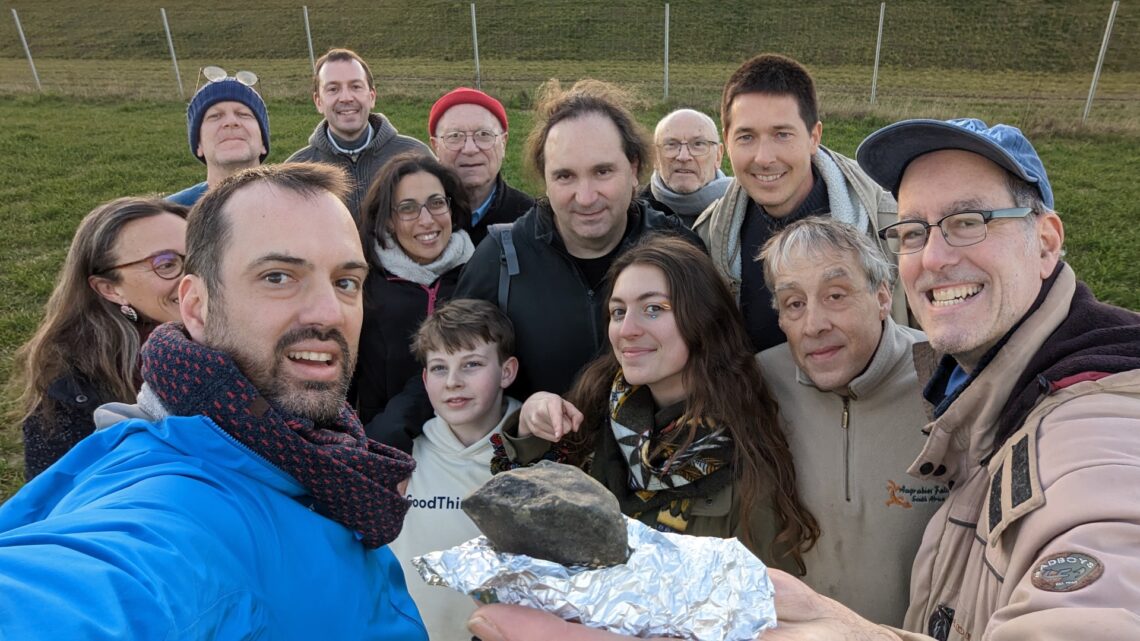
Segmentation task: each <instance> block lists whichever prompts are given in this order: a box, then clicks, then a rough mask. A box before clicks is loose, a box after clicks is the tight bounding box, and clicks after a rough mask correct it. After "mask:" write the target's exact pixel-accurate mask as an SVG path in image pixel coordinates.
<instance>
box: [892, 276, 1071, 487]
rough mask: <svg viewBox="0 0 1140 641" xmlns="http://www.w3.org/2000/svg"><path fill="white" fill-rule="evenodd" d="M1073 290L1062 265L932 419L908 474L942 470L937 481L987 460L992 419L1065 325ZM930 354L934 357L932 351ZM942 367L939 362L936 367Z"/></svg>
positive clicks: (994, 421) (924, 475) (993, 426)
mask: <svg viewBox="0 0 1140 641" xmlns="http://www.w3.org/2000/svg"><path fill="white" fill-rule="evenodd" d="M1074 291H1076V275H1075V274H1074V273H1073V270H1072V268H1071V267H1069V266H1068V265H1065V266H1064V267H1063V268H1062V269H1061V271H1060V272H1059V273H1058V275H1057V279H1056V281H1055V282H1054V283H1053V286H1052V288H1051V289H1050V290H1049V292H1048V293H1047V294H1046V296H1045V298H1044V300H1043V301H1042V303H1041V305H1040V306H1039V307H1038V308H1037V309H1036V310H1035V311H1034V312H1032V313H1031V314H1029V315H1028V316H1026V317H1025V318H1024V319H1023V320H1022V321H1021V324H1020V325H1019V326H1018V327H1017V328H1016V329H1015V330H1013V332H1011V334H1010V335H1009V336H1008V337H1007V338H1006V339H1005V342H1004V343H1003V344H1002V345H1001V347H1000V348H999V349H997V350H996V351H995V352H994V353H993V356H992V358H991V359H990V360H989V362H988V363H987V364H986V365H985V367H984V368H982V369H981V370H980V371H979V372H977V373H976V375H975V376H974V377H973V378H972V379H971V380H970V381H969V382H968V383H967V385H966V386H965V387H964V388H963V389H962V390H961V391H960V392H959V393H958V395H957V397H956V398H954V399H952V401H951V402H950V403H949V404H948V405H947V406H946V407H945V408H944V409H943V411H942V413H941V414H940V415H939V416H938V418H936V419H934V421H933V422H931V423H930V424H929V425H927V428H926V431H927V432H928V434H929V436H928V437H927V441H926V445H925V446H924V447H923V450H922V453H921V454H919V457H918V459H917V460H916V461H915V463H914V464H913V465H912V466H911V468H910V470H909V472H910V473H911V474H912V475H914V476H916V477H918V478H936V477H932V476H931V471H932V470H936V469H938V468H939V467H940V466H945V468H944V469H945V471H946V473H947V474H946V475H944V476H940V477H937V480H946V479H957V478H958V477H959V475H960V474H962V473H965V472H966V471H967V470H965V469H963V468H965V467H966V466H974V465H978V464H979V463H980V462H981V461H983V460H984V459H986V458H987V457H988V456H989V455H990V453H991V452H992V451H993V445H994V435H995V433H996V431H997V424H998V417H999V416H1000V414H1001V411H1002V408H1003V406H1004V405H1005V402H1006V399H1007V398H1008V397H1009V395H1010V393H1011V392H1012V390H1013V386H1014V383H1015V381H1016V380H1017V377H1018V375H1020V374H1021V372H1022V371H1023V370H1024V369H1025V367H1026V366H1027V365H1028V363H1029V360H1030V359H1031V358H1032V357H1033V355H1034V354H1035V353H1036V352H1037V350H1038V349H1040V347H1041V345H1042V344H1043V343H1044V342H1045V340H1046V339H1047V338H1048V337H1049V335H1050V334H1052V333H1053V330H1055V329H1056V328H1057V326H1058V325H1060V324H1061V322H1062V321H1064V320H1065V317H1066V316H1067V315H1068V313H1069V301H1070V300H1071V299H1072V297H1073V293H1074ZM931 354H932V355H934V354H933V352H931ZM935 356H937V355H935ZM943 358H945V357H943ZM945 365H946V362H945V360H943V362H942V367H944V366H945ZM922 369H923V368H920V371H921V370H922ZM935 375H936V376H937V372H936V374H935ZM920 382H923V381H920Z"/></svg>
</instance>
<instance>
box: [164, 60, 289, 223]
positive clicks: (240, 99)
mask: <svg viewBox="0 0 1140 641" xmlns="http://www.w3.org/2000/svg"><path fill="white" fill-rule="evenodd" d="M198 78H199V84H201V83H202V82H203V81H204V82H205V84H202V85H201V88H200V89H198V91H197V92H195V94H194V97H193V98H192V99H191V100H190V106H189V107H187V108H186V132H187V134H188V135H189V137H190V153H191V154H193V155H194V157H195V158H197V159H198V160H199V161H201V162H202V163H203V164H204V165H206V180H204V181H202V182H200V183H198V184H196V185H191V186H190V187H187V188H186V189H183V190H182V191H180V192H178V193H175V194H172V195H170V196H168V197H167V200H169V201H171V202H173V203H177V204H179V205H182V206H184V207H192V206H193V205H194V203H196V202H198V199H199V198H201V197H202V194H205V193H206V190H207V189H209V188H211V187H215V186H217V185H218V184H219V183H221V182H222V181H223V180H225V179H226V178H229V177H230V176H232V175H234V174H236V173H238V172H239V171H241V170H243V169H248V168H249V167H257V166H258V165H260V164H261V163H262V161H264V160H265V157H266V156H267V155H269V112H268V111H266V109H265V101H264V100H262V99H261V96H260V95H259V94H258V93H257V91H255V90H254V88H253V86H254V85H256V84H257V75H256V74H254V73H253V72H252V71H238V72H237V73H235V74H234V75H233V76H230V75H229V73H228V72H226V70H225V69H222V68H221V67H214V66H209V67H203V68H202V70H201V71H200V72H199V74H198Z"/></svg>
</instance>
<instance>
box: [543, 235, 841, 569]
mask: <svg viewBox="0 0 1140 641" xmlns="http://www.w3.org/2000/svg"><path fill="white" fill-rule="evenodd" d="M632 265H647V266H652V267H656V268H658V269H660V270H661V271H662V272H663V273H664V274H665V281H666V283H668V285H669V299H670V303H671V304H672V305H673V313H674V314H675V316H676V319H677V328H678V330H679V331H680V333H681V337H682V338H683V340H684V341H685V344H686V346H687V347H688V349H689V360H688V362H687V363H686V365H685V369H684V371H683V372H682V380H683V381H684V386H685V390H686V393H687V396H688V398H687V401H686V408H685V413H686V414H687V415H688V416H693V417H700V418H702V419H703V420H704V421H705V422H706V423H708V422H712V421H715V422H716V423H717V424H720V425H725V426H727V428H728V431H729V433H730V434H731V436H732V438H733V440H734V441H735V444H736V446H735V454H734V460H733V469H734V471H735V476H736V482H737V488H739V491H740V502H739V505H740V514H739V517H740V518H739V521H740V523H741V524H742V528H741V537H740V538H741V540H742V541H743V542H744V544H745V545H746V546H748V547H749V549H752V550H757V549H766V550H768V551H769V552H770V553H771V554H772V556H773V557H776V556H790V557H791V558H792V560H793V561H794V562H795V563H796V565H797V566H798V567H799V568H800V572H801V573H802V572H804V571H805V566H804V562H803V553H804V552H806V551H808V550H809V549H811V547H812V546H813V545H814V544H815V541H816V540H817V539H818V538H819V524H818V523H817V522H816V519H815V517H814V516H813V515H812V514H811V512H810V511H808V509H807V507H806V506H804V505H803V503H801V502H800V498H799V493H798V492H797V490H796V470H795V465H794V464H793V462H792V453H791V451H790V450H789V448H788V440H787V437H786V436H785V435H784V432H783V430H782V429H781V427H780V425H779V422H778V419H777V415H778V410H777V406H776V402H775V400H773V398H772V396H771V394H770V393H769V392H768V387H767V385H765V383H764V379H763V378H762V377H761V375H760V368H759V365H758V364H757V362H756V358H755V356H754V355H753V353H752V346H751V342H750V341H749V338H748V334H747V332H746V330H745V328H744V323H743V320H742V319H741V317H740V311H739V310H738V309H737V307H736V302H735V300H734V299H733V297H732V294H731V292H730V291H729V289H728V286H727V284H726V283H725V282H724V280H723V279H722V278H721V277H720V275H719V274H717V272H716V268H715V267H714V266H713V263H712V261H711V260H710V259H709V257H708V256H706V255H705V254H704V253H703V252H701V251H700V250H699V249H697V248H696V247H694V246H693V245H692V244H691V243H689V242H688V241H686V240H684V239H682V238H679V237H677V236H673V235H667V234H652V235H650V236H649V237H648V238H647V239H645V240H643V241H642V242H641V243H639V244H638V245H636V246H635V247H632V248H630V249H629V250H628V251H626V252H625V253H623V254H622V255H621V256H619V257H618V258H617V260H615V261H614V263H613V265H612V266H611V267H610V270H609V277H608V279H607V280H608V282H609V283H611V286H612V283H614V282H615V281H617V277H618V275H620V274H621V272H622V271H624V270H625V269H626V268H628V267H630V266H632ZM606 297H607V298H609V292H607V293H606ZM619 369H620V365H619V363H618V360H617V357H616V356H615V354H614V353H613V351H612V350H608V351H607V352H606V353H605V354H604V355H602V356H599V357H598V358H597V359H595V360H594V361H593V362H591V363H590V364H588V365H587V366H586V367H585V368H584V369H583V370H582V372H581V373H580V374H579V376H578V378H577V380H576V381H575V383H574V387H573V388H572V389H571V390H570V392H569V394H568V395H567V399H568V400H569V401H570V402H571V403H573V404H574V406H575V407H577V408H578V409H579V410H581V411H582V413H583V414H584V415H585V417H586V420H585V421H583V423H582V427H581V429H580V430H579V431H578V432H576V433H571V434H570V435H568V436H567V438H566V439H565V440H564V447H565V448H566V450H567V452H568V455H569V458H570V461H569V462H574V463H577V464H579V465H581V464H582V463H584V462H585V461H586V459H587V458H588V457H589V454H590V453H591V452H593V451H594V447H595V445H596V441H597V437H598V434H599V433H600V430H602V429H604V428H605V427H606V426H607V425H608V422H607V420H606V418H607V417H608V416H609V393H610V388H611V385H612V383H613V379H614V376H615V375H616V374H617V372H618V370H619ZM695 429H696V424H695V422H690V424H689V433H688V434H686V435H685V437H684V440H683V441H682V443H683V444H684V446H683V447H681V448H679V451H683V450H684V447H687V446H688V444H689V443H691V442H692V440H693V438H694V437H695ZM764 501H771V503H772V507H773V510H774V512H775V514H776V520H777V523H776V525H777V532H778V533H777V535H776V538H775V540H774V541H756V540H754V539H753V537H752V534H753V533H751V532H749V531H748V524H749V519H748V518H747V517H748V514H749V512H750V511H751V510H754V509H760V506H762V505H763V502H764Z"/></svg>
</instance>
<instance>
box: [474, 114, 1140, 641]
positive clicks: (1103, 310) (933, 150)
mask: <svg viewBox="0 0 1140 641" xmlns="http://www.w3.org/2000/svg"><path fill="white" fill-rule="evenodd" d="M857 156H858V159H859V164H860V165H861V166H862V167H863V168H864V169H866V170H867V172H868V173H869V174H870V175H871V177H872V178H874V179H875V180H877V181H878V182H879V183H880V184H882V185H884V186H887V187H888V188H890V189H891V191H892V192H893V193H894V194H896V196H897V197H898V204H899V222H898V223H897V224H896V225H891V226H888V227H886V228H884V229H883V230H882V232H881V235H882V237H883V239H884V240H885V241H886V242H887V243H888V246H889V249H891V250H892V251H894V252H895V253H896V254H898V255H899V273H900V279H901V280H902V282H903V287H904V289H905V290H906V296H907V299H908V300H909V302H910V306H911V309H912V310H913V311H914V314H915V316H916V317H917V319H918V320H919V322H921V323H922V326H923V329H924V330H925V331H926V334H927V337H928V339H929V341H930V346H931V347H932V348H933V349H932V350H919V349H917V348H916V350H915V356H916V365H917V366H918V371H919V377H920V379H922V378H925V379H928V381H927V382H926V386H925V390H924V392H923V394H924V396H925V397H926V400H927V401H928V402H929V403H930V404H932V405H933V420H932V421H931V422H930V423H929V424H927V425H926V426H925V427H924V428H923V431H924V432H925V433H926V434H927V437H926V443H925V446H924V447H923V449H922V451H921V452H920V453H919V455H918V458H917V459H916V460H915V462H914V464H913V465H912V466H911V468H910V470H909V471H910V473H911V475H913V476H915V477H916V478H918V479H922V480H923V481H929V482H945V483H947V484H948V485H949V486H950V492H949V494H948V495H947V498H946V501H945V503H943V505H942V507H941V508H939V510H938V512H936V513H935V515H934V517H933V518H932V519H931V521H930V523H929V525H928V526H927V528H926V534H925V535H924V537H923V540H922V543H921V545H920V546H919V549H918V553H917V556H916V558H915V561H914V566H913V570H912V572H911V586H910V605H909V608H908V610H907V613H906V617H905V620H904V623H903V627H902V628H901V629H897V628H892V627H887V626H883V625H876V624H874V623H872V622H870V621H868V620H866V619H864V618H862V617H860V616H859V615H857V614H856V613H854V612H852V611H851V610H849V609H847V608H845V607H844V606H842V605H840V604H839V603H838V602H836V601H832V600H831V599H828V598H826V597H824V596H822V595H819V594H816V593H815V592H813V591H812V590H811V589H809V588H808V587H807V586H805V585H804V584H802V583H801V582H799V580H797V579H795V578H794V577H791V576H790V575H788V574H786V573H783V572H780V571H778V570H770V576H771V577H772V580H773V583H774V584H775V605H776V614H777V618H778V620H779V625H778V626H777V627H776V628H775V629H773V630H768V631H766V632H765V633H764V634H763V639H764V641H791V640H798V639H805V640H806V639H812V640H813V641H822V640H826V639H836V640H839V639H861V640H865V641H869V640H872V639H881V640H884V641H900V639H901V640H904V641H930V640H931V639H937V640H939V641H967V640H971V641H1010V640H1020V639H1034V640H1042V639H1044V640H1050V641H1053V640H1055V641H1061V640H1069V639H1082V638H1088V639H1097V640H1098V641H1103V640H1106V639H1111V640H1118V641H1125V640H1128V641H1131V640H1133V639H1137V638H1140V490H1138V489H1137V488H1140V314H1136V313H1135V312H1132V311H1128V310H1125V309H1120V308H1118V307H1113V306H1111V305H1106V304H1104V303H1101V302H1098V301H1097V300H1096V298H1095V297H1094V296H1093V295H1092V292H1091V291H1089V289H1088V287H1086V286H1085V285H1084V284H1083V283H1081V282H1080V281H1078V280H1077V278H1076V274H1074V273H1073V269H1072V268H1071V267H1070V266H1069V265H1067V264H1066V263H1065V262H1064V261H1063V260H1062V256H1063V250H1062V245H1063V244H1064V239H1065V232H1064V226H1063V225H1062V223H1061V219H1060V217H1059V216H1058V215H1057V212H1056V211H1055V209H1054V205H1053V190H1052V188H1051V186H1050V184H1049V179H1048V177H1047V176H1046V173H1045V168H1044V165H1043V164H1042V162H1041V159H1040V158H1039V157H1038V155H1037V152H1036V151H1035V150H1034V149H1033V146H1032V145H1031V144H1030V143H1029V141H1028V140H1027V139H1026V138H1025V136H1024V135H1022V133H1021V132H1020V131H1019V130H1018V129H1016V128H1014V127H1009V126H1007V125H1000V124H999V125H995V126H993V127H990V126H987V125H986V123H984V122H982V121H980V120H975V119H962V120H949V121H939V120H906V121H902V122H899V123H895V124H893V125H890V126H888V127H885V128H883V129H881V130H879V131H877V132H875V133H873V134H871V136H870V137H868V138H867V140H865V141H864V142H863V144H862V145H860V147H859V150H858V153H857ZM917 428H918V426H916V429H917ZM889 544H890V542H884V545H889ZM469 625H470V627H471V629H472V632H473V633H474V634H476V635H478V636H479V638H481V639H483V641H503V640H506V639H511V640H513V641H524V640H530V639H542V638H550V636H551V632H552V631H553V630H557V631H558V632H557V633H556V634H557V636H558V638H560V639H564V640H571V639H572V640H577V641H587V640H590V641H603V640H604V639H614V638H616V637H614V636H612V635H608V634H606V633H603V632H599V631H595V630H588V629H586V628H584V627H580V626H571V625H568V624H566V623H565V622H562V621H560V620H558V619H555V618H554V617H553V615H547V614H544V613H539V612H536V611H534V610H525V609H522V608H519V607H517V606H502V605H494V606H487V607H486V608H483V609H481V610H478V611H476V612H475V614H474V616H473V618H472V620H471V622H470V623H469Z"/></svg>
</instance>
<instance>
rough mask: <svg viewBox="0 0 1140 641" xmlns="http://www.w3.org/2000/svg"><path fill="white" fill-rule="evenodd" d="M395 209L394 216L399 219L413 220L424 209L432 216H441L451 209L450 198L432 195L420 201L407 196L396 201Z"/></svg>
mask: <svg viewBox="0 0 1140 641" xmlns="http://www.w3.org/2000/svg"><path fill="white" fill-rule="evenodd" d="M395 209H396V216H398V217H399V218H400V220H407V221H411V220H415V219H417V218H419V217H420V212H421V211H423V210H424V209H427V211H428V213H429V214H431V215H432V216H443V215H444V214H447V213H448V212H450V211H451V199H450V198H448V197H446V196H433V197H431V198H428V199H427V202H424V203H420V202H416V201H414V200H412V199H410V198H409V199H408V200H401V201H400V202H398V203H396V207H395Z"/></svg>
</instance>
